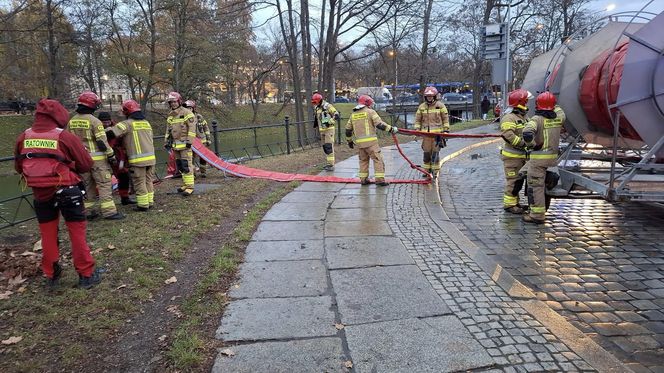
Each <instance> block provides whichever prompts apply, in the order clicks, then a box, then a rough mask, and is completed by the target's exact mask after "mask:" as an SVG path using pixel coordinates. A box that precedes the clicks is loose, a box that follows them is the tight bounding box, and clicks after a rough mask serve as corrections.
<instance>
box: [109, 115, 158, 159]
mask: <svg viewBox="0 0 664 373" xmlns="http://www.w3.org/2000/svg"><path fill="white" fill-rule="evenodd" d="M108 130H109V131H112V132H113V134H114V135H115V137H117V138H121V139H122V145H123V146H124V148H125V149H126V151H127V158H128V159H129V166H130V167H131V166H135V167H146V166H154V165H155V164H156V163H157V159H156V158H155V154H154V143H153V140H152V126H150V123H149V122H148V121H147V120H144V119H131V118H130V119H127V120H125V121H123V122H120V123H118V124H116V125H114V126H112V127H110V128H109V129H108Z"/></svg>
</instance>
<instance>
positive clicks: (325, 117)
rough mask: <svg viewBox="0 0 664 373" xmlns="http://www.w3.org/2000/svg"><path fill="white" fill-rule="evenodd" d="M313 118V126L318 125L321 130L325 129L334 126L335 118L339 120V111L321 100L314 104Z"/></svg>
mask: <svg viewBox="0 0 664 373" xmlns="http://www.w3.org/2000/svg"><path fill="white" fill-rule="evenodd" d="M314 110H315V114H316V115H315V116H314V120H315V121H316V122H315V123H314V127H318V129H319V130H321V131H327V130H329V129H333V128H335V126H336V124H337V120H339V112H338V111H337V109H335V108H334V106H332V104H330V103H329V102H327V101H323V102H321V104H320V105H318V106H316V108H315V109H314Z"/></svg>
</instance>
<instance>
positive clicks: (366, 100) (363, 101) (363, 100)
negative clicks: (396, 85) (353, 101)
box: [357, 95, 374, 107]
mask: <svg viewBox="0 0 664 373" xmlns="http://www.w3.org/2000/svg"><path fill="white" fill-rule="evenodd" d="M357 103H358V104H360V105H364V106H366V107H371V105H373V104H374V100H373V98H371V96H368V95H362V96H360V97H358V99H357Z"/></svg>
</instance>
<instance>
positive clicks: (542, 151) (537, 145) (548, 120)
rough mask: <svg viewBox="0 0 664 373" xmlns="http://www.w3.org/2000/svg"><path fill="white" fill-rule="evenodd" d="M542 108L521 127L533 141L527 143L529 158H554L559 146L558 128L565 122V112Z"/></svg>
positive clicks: (556, 155)
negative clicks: (529, 148)
mask: <svg viewBox="0 0 664 373" xmlns="http://www.w3.org/2000/svg"><path fill="white" fill-rule="evenodd" d="M560 114H561V116H560V117H559V116H558V112H556V111H553V110H542V111H537V112H535V115H534V116H533V117H532V118H530V120H529V121H528V123H527V124H526V126H525V127H524V129H523V133H524V134H525V133H529V134H531V135H532V136H533V141H531V142H530V143H528V144H527V145H528V146H529V147H532V149H533V150H532V151H531V152H530V159H556V158H558V149H559V146H560V130H561V129H562V127H563V124H564V123H565V113H563V112H562V109H561V110H560Z"/></svg>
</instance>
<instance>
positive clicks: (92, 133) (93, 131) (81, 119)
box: [67, 114, 113, 161]
mask: <svg viewBox="0 0 664 373" xmlns="http://www.w3.org/2000/svg"><path fill="white" fill-rule="evenodd" d="M67 129H68V130H69V132H71V133H73V134H74V135H76V136H77V137H78V138H79V139H81V142H82V143H83V146H85V149H86V150H87V151H88V153H90V156H91V157H92V160H93V161H103V160H105V159H106V158H108V157H110V156H111V155H113V148H111V146H110V145H109V144H108V139H107V138H106V131H105V130H104V125H103V124H102V122H101V121H100V120H99V119H97V118H96V117H95V116H94V115H92V114H76V115H74V116H73V117H72V118H71V119H70V120H69V124H68V125H67ZM98 141H100V142H102V143H103V144H104V145H105V146H106V150H101V149H100V148H99V145H98V144H97V142H98Z"/></svg>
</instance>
